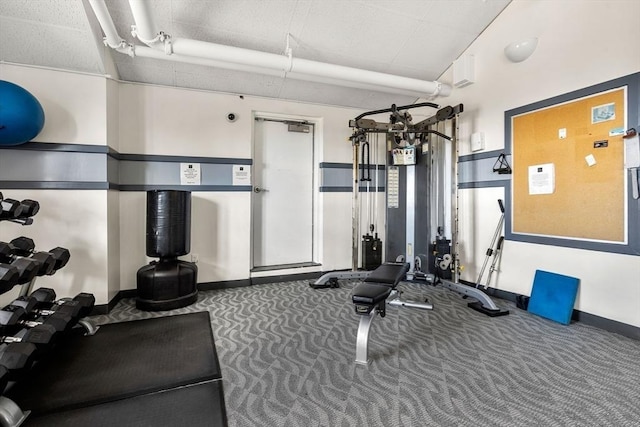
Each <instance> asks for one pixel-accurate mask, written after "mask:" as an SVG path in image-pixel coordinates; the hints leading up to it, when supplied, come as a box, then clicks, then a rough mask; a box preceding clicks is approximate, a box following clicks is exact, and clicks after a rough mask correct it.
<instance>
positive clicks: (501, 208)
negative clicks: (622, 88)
mask: <svg viewBox="0 0 640 427" xmlns="http://www.w3.org/2000/svg"><path fill="white" fill-rule="evenodd" d="M498 204H499V205H500V212H502V213H504V205H503V204H502V199H498Z"/></svg>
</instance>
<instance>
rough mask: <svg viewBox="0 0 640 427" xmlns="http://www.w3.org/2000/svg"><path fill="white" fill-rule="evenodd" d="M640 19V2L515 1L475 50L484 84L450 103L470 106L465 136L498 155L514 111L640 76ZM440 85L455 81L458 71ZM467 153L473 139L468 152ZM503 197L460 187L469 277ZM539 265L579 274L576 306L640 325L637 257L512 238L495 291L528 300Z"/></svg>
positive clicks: (465, 146)
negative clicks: (526, 44) (513, 54)
mask: <svg viewBox="0 0 640 427" xmlns="http://www.w3.org/2000/svg"><path fill="white" fill-rule="evenodd" d="M638 16H640V2H638V1H624V0H617V1H599V0H590V1H569V0H566V1H519V0H516V1H514V2H513V3H511V4H510V5H509V6H508V7H507V8H506V9H505V10H504V12H503V13H502V14H501V15H500V16H499V17H498V18H497V19H496V20H495V21H494V22H493V23H492V24H491V26H490V27H489V28H488V29H487V30H485V31H484V32H483V33H482V34H481V35H480V37H479V38H478V39H477V40H476V41H475V42H474V43H473V44H472V45H471V46H470V47H469V48H468V49H467V51H466V52H465V54H470V55H474V56H475V72H476V83H474V84H472V85H471V86H468V87H466V88H462V89H454V91H453V93H452V95H451V97H450V98H449V99H448V100H447V103H450V104H451V105H455V104H458V103H463V104H464V107H465V112H464V113H463V114H462V116H461V122H462V123H461V125H462V127H463V128H464V129H465V134H466V135H467V136H468V135H469V134H470V133H471V132H484V134H485V150H487V151H491V150H500V149H502V148H503V147H504V141H505V135H504V112H505V111H506V110H509V109H513V108H516V107H520V106H523V105H526V104H529V103H533V102H536V101H540V100H543V99H546V98H551V97H554V96H557V95H561V94H564V93H567V92H570V91H573V90H577V89H581V88H584V87H587V86H590V85H594V84H598V83H601V82H604V81H607V80H611V79H614V78H617V77H621V76H625V75H628V74H632V73H635V72H638V71H640V25H638ZM605 24H606V25H605ZM609 24H611V25H609ZM532 36H536V37H538V38H539V43H538V47H537V50H536V51H535V53H534V54H533V55H532V56H531V57H530V58H529V59H528V60H526V61H524V62H521V63H510V62H508V60H507V59H506V58H505V57H504V55H503V49H504V47H505V46H506V45H507V44H508V43H510V42H513V41H518V40H521V39H525V38H528V37H532ZM440 80H442V81H443V82H449V83H451V82H452V80H453V76H452V70H451V69H449V70H448V71H447V72H446V73H445V74H444V75H443V76H442V77H441V79H440ZM463 136H464V135H463ZM469 153H470V147H469V142H468V139H466V140H463V141H462V145H461V147H460V154H461V155H464V154H469ZM498 198H504V192H503V189H502V188H498V189H497V188H483V189H472V190H462V191H460V215H461V219H460V225H461V236H460V237H461V258H462V259H461V261H462V264H463V265H465V267H466V268H465V270H464V271H463V273H462V278H463V279H465V280H469V281H474V282H475V280H476V278H477V274H478V271H479V269H480V266H481V265H482V261H483V260H484V255H485V250H486V248H487V247H488V245H489V243H490V240H491V237H492V235H493V232H494V229H495V227H496V226H497V224H498V218H499V214H500V211H499V209H498V207H497V202H496V201H497V199H498ZM536 269H542V270H547V271H553V272H557V273H560V274H566V275H569V276H574V277H578V278H580V280H581V283H580V290H579V294H578V300H577V303H576V308H577V309H579V310H581V311H583V312H587V313H591V314H594V315H597V316H601V317H605V318H608V319H613V320H616V321H620V322H623V323H627V324H630V325H634V326H640V284H639V282H638V277H640V259H639V258H638V257H637V256H629V255H617V254H610V253H603V252H596V251H586V250H577V249H568V248H560V247H553V246H547V245H535V244H528V243H520V242H513V241H507V242H505V245H504V248H503V256H502V261H501V265H500V271H499V272H498V274H497V283H496V284H495V286H496V287H497V288H499V289H503V290H507V291H511V292H516V293H519V294H526V295H528V294H529V293H530V291H531V285H532V281H533V275H534V272H535V270H536Z"/></svg>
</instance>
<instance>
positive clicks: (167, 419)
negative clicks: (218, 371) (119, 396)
mask: <svg viewBox="0 0 640 427" xmlns="http://www.w3.org/2000/svg"><path fill="white" fill-rule="evenodd" d="M226 425H227V416H226V410H225V407H224V398H223V390H222V382H221V381H220V380H216V381H209V382H205V383H199V384H195V385H190V386H185V387H178V388H174V389H171V390H164V391H161V392H156V393H150V394H145V395H142V396H135V397H131V398H129V399H123V400H116V401H113V402H108V403H103V404H101V405H94V406H89V407H86V408H80V409H74V410H69V411H62V412H57V413H53V414H48V415H43V416H40V417H38V416H35V417H29V418H27V421H26V422H25V424H24V426H25V427H51V426H78V427H86V426H91V427H113V426H118V427H140V426H149V427H151V426H153V427H159V426H167V427H169V426H171V427H175V426H189V427H196V426H202V427H205V426H207V427H223V426H226Z"/></svg>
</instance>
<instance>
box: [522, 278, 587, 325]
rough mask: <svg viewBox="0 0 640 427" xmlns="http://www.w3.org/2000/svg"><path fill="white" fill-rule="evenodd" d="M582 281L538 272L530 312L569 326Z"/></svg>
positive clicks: (534, 281)
mask: <svg viewBox="0 0 640 427" xmlns="http://www.w3.org/2000/svg"><path fill="white" fill-rule="evenodd" d="M579 284H580V279H577V278H575V277H569V276H563V275H562V274H557V273H550V272H548V271H542V270H536V274H535V276H534V278H533V288H532V289H531V298H530V299H529V307H528V309H527V310H528V311H529V312H530V313H533V314H537V315H538V316H541V317H544V318H547V319H550V320H554V321H556V322H559V323H563V324H565V325H568V324H569V322H571V314H572V313H573V305H574V304H575V302H576V295H577V294H578V286H579Z"/></svg>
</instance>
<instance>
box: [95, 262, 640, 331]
mask: <svg viewBox="0 0 640 427" xmlns="http://www.w3.org/2000/svg"><path fill="white" fill-rule="evenodd" d="M323 274H324V273H323V272H312V273H301V274H289V275H277V276H268V277H253V278H250V279H242V280H227V281H220V282H204V283H198V290H200V291H210V290H216V289H230V288H241V287H245V286H252V285H262V284H267V283H277V282H287V281H292V280H312V279H317V278H318V277H320V276H322V275H323ZM460 283H462V284H465V285H469V286H475V284H474V283H472V282H467V281H465V280H461V281H460ZM137 294H138V291H137V290H136V289H126V290H123V291H120V292H118V293H117V294H116V296H115V297H113V299H112V300H111V301H109V303H108V304H101V305H96V306H95V307H94V308H93V311H92V312H91V315H98V314H109V312H111V310H113V308H114V307H115V306H116V304H117V303H118V302H120V300H121V299H123V298H135V297H136V296H137ZM487 294H488V295H489V296H491V297H494V298H499V299H503V300H507V301H511V302H513V303H515V302H516V298H517V297H518V296H519V294H516V293H515V292H509V291H504V290H501V289H494V288H489V290H488V291H487ZM571 320H572V321H575V322H581V323H584V324H585V325H589V326H594V327H596V328H598V329H603V330H605V331H608V332H613V333H617V334H620V335H624V336H625V337H628V338H632V339H636V340H640V327H637V326H633V325H628V324H626V323H622V322H617V321H615V320H611V319H606V318H604V317H600V316H596V315H594V314H590V313H585V312H582V311H580V310H573V315H572V316H571Z"/></svg>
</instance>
